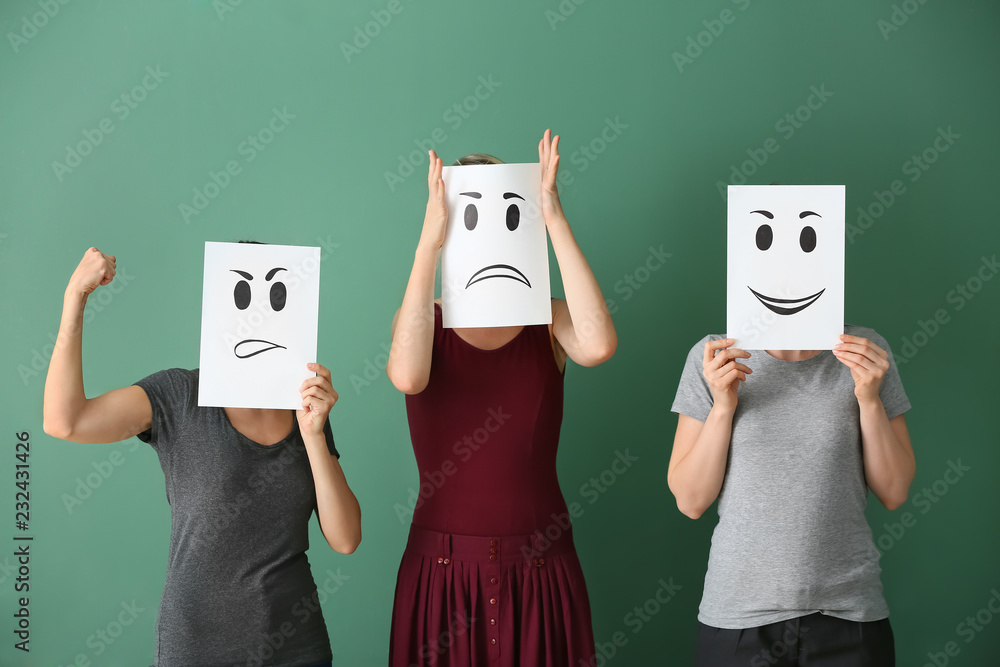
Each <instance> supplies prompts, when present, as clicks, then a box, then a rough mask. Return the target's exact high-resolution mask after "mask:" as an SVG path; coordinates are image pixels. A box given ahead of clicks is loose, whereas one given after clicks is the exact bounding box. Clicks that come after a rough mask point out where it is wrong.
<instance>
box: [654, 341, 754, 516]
mask: <svg viewBox="0 0 1000 667" xmlns="http://www.w3.org/2000/svg"><path fill="white" fill-rule="evenodd" d="M732 344H733V340H732V339H731V338H729V339H723V340H717V341H708V342H707V343H705V356H704V359H703V362H702V364H703V369H704V370H703V373H704V375H705V379H706V380H707V381H708V385H709V387H710V388H711V390H712V398H713V404H712V409H711V411H710V412H709V413H708V418H707V419H705V422H704V423H702V422H700V421H698V420H697V419H695V418H694V417H689V416H688V415H679V416H678V420H677V432H676V434H675V435H674V448H673V451H672V452H671V454H670V464H669V466H668V468H667V486H669V487H670V491H671V493H673V494H674V498H676V499H677V508H678V509H679V510H680V511H681V512H682V513H683V514H684V515H685V516H689V517H691V518H692V519H697V518H698V517H700V516H701V515H702V514H703V513H704V512H705V510H706V509H708V508H709V507H710V506H711V505H712V503H713V502H715V499H716V498H718V497H719V492H720V491H721V490H722V482H723V480H724V479H725V475H726V460H727V458H728V457H729V442H730V440H731V438H732V434H733V414H734V413H735V412H736V402H737V398H736V393H737V390H738V389H739V384H740V382H743V381H745V380H746V376H747V373H751V372H753V371H751V370H750V368H749V367H748V366H746V365H745V364H741V363H739V362H738V361H736V360H737V359H741V358H743V359H746V358H749V356H750V353H749V352H745V351H743V350H740V349H737V348H729V346H730V345H732ZM716 351H718V353H716Z"/></svg>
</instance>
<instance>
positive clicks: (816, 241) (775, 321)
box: [726, 185, 845, 350]
mask: <svg viewBox="0 0 1000 667" xmlns="http://www.w3.org/2000/svg"><path fill="white" fill-rule="evenodd" d="M727 217H728V251H727V255H728V261H727V281H726V331H727V334H726V337H727V338H734V339H735V340H736V343H735V345H736V347H740V348H743V349H751V350H761V349H772V350H829V349H831V348H833V346H834V345H836V344H837V343H839V342H840V339H839V338H838V336H840V334H842V333H844V232H845V227H844V186H843V185H730V186H729V204H728V216H727Z"/></svg>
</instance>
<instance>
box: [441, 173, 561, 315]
mask: <svg viewBox="0 0 1000 667" xmlns="http://www.w3.org/2000/svg"><path fill="white" fill-rule="evenodd" d="M441 177H442V178H443V179H444V185H445V200H446V204H447V206H448V226H447V229H446V230H445V237H444V245H443V246H442V248H441V312H442V323H443V326H444V327H445V328H447V329H451V328H455V327H506V326H518V325H529V324H547V323H549V322H551V320H552V301H551V299H550V298H549V297H550V294H551V293H550V291H549V251H548V244H547V242H546V238H545V219H544V218H543V217H542V211H541V165H539V164H538V163H537V162H535V163H530V164H484V165H461V166H451V167H444V168H443V169H442V171H441Z"/></svg>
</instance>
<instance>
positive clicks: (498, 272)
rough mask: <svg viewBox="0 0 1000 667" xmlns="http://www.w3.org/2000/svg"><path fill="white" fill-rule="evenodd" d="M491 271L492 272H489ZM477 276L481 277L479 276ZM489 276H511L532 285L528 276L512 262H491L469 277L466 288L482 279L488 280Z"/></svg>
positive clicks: (512, 278) (529, 285)
mask: <svg viewBox="0 0 1000 667" xmlns="http://www.w3.org/2000/svg"><path fill="white" fill-rule="evenodd" d="M494 270H495V271H494ZM505 270H506V271H505ZM491 271H492V273H489V272H491ZM480 274H485V275H480ZM476 276H479V277H478V278H477V277H476ZM488 278H510V279H511V280H516V281H518V282H519V283H524V284H525V285H527V286H528V287H531V283H529V282H528V278H527V277H526V276H525V275H524V274H523V273H521V272H520V271H518V270H517V269H515V268H514V267H513V266H511V265H510V264H491V265H489V266H487V267H484V268H482V269H479V270H478V271H476V272H475V273H473V274H472V277H471V278H469V282H467V283H466V284H465V289H469V286H471V285H474V284H475V283H478V282H479V281H480V280H486V279H488Z"/></svg>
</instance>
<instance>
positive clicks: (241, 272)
mask: <svg viewBox="0 0 1000 667" xmlns="http://www.w3.org/2000/svg"><path fill="white" fill-rule="evenodd" d="M229 270H230V271H232V272H233V273H238V274H240V275H241V276H243V277H244V278H246V279H247V280H253V276H251V275H250V274H249V273H247V272H246V271H240V270H239V269H229Z"/></svg>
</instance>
